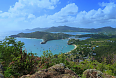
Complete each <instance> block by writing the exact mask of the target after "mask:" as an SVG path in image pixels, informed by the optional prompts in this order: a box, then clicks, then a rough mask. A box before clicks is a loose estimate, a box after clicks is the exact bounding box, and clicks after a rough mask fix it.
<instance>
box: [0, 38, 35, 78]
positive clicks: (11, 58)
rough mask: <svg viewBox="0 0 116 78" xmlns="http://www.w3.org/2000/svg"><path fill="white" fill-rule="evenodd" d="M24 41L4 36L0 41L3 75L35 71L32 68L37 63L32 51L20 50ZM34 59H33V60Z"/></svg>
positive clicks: (13, 75) (14, 75) (18, 74)
mask: <svg viewBox="0 0 116 78" xmlns="http://www.w3.org/2000/svg"><path fill="white" fill-rule="evenodd" d="M23 45H24V43H22V42H21V41H18V42H17V41H16V40H15V39H14V38H9V37H6V38H5V39H4V40H3V41H2V42H1V43H0V49H1V51H0V54H1V56H0V59H2V64H3V67H4V70H5V71H4V74H5V77H8V78H10V77H11V76H12V77H15V78H17V77H18V76H21V75H24V74H32V73H34V72H35V70H34V68H35V65H36V63H37V60H35V58H36V57H35V56H34V54H33V53H28V54H27V53H26V52H25V51H22V47H23ZM34 60H35V61H34Z"/></svg>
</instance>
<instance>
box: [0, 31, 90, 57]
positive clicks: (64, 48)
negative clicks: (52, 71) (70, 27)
mask: <svg viewBox="0 0 116 78" xmlns="http://www.w3.org/2000/svg"><path fill="white" fill-rule="evenodd" d="M20 32H26V31H12V32H0V40H3V39H4V38H5V37H6V36H10V35H14V34H18V33H20ZM68 34H73V35H74V34H80V32H68ZM81 34H88V33H84V32H83V33H82V32H81ZM16 39H17V41H22V42H24V43H25V45H24V48H23V49H24V50H26V51H27V53H28V52H32V53H37V56H41V55H42V54H43V51H46V50H50V51H51V52H52V53H53V54H59V53H61V52H62V53H66V52H69V51H71V50H73V49H74V48H75V47H74V46H73V45H68V44H67V41H68V39H61V40H51V41H48V42H47V43H46V44H40V42H42V39H31V38H16Z"/></svg>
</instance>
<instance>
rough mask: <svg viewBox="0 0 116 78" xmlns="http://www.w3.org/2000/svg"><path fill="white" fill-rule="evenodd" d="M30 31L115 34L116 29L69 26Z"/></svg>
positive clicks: (109, 27)
mask: <svg viewBox="0 0 116 78" xmlns="http://www.w3.org/2000/svg"><path fill="white" fill-rule="evenodd" d="M30 31H44V32H116V28H112V27H111V26H105V27H101V28H77V27H70V26H58V27H54V26H53V27H50V28H39V27H38V28H34V29H30Z"/></svg>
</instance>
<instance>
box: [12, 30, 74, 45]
mask: <svg viewBox="0 0 116 78" xmlns="http://www.w3.org/2000/svg"><path fill="white" fill-rule="evenodd" d="M70 36H72V35H69V34H64V33H49V32H40V31H36V32H32V33H19V34H17V35H11V36H10V37H15V38H16V37H21V38H37V39H43V42H41V44H45V43H46V42H47V41H50V40H58V39H66V38H69V37H70Z"/></svg>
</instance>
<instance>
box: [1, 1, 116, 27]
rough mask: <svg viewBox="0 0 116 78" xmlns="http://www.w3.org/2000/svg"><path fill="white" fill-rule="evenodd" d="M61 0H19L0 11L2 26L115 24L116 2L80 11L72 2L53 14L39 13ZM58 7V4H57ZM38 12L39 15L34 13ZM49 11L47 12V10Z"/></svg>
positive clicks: (92, 25) (90, 25)
mask: <svg viewBox="0 0 116 78" xmlns="http://www.w3.org/2000/svg"><path fill="white" fill-rule="evenodd" d="M58 2H59V0H51V1H50V0H41V1H40V0H31V1H29V0H19V1H18V2H17V3H15V5H14V6H12V7H10V9H9V10H8V12H0V26H3V27H4V29H27V28H35V27H51V26H59V25H68V26H75V27H92V28H93V27H94V26H95V27H99V26H107V25H108V26H109V25H111V26H115V23H116V4H115V3H113V2H111V3H101V4H100V5H101V6H102V8H98V10H94V9H93V10H90V11H88V12H86V11H81V12H78V6H77V5H76V4H75V3H70V4H68V5H66V6H65V7H63V8H62V9H61V10H60V11H59V12H56V13H54V14H53V15H48V14H46V15H45V14H44V15H41V16H40V15H39V12H38V11H41V10H42V11H43V10H45V9H48V10H49V11H50V10H51V9H55V7H56V6H57V5H56V4H57V3H58ZM57 7H58V6H57ZM35 12H37V14H38V16H36V15H35V14H34V13H35ZM46 13H47V12H46Z"/></svg>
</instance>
